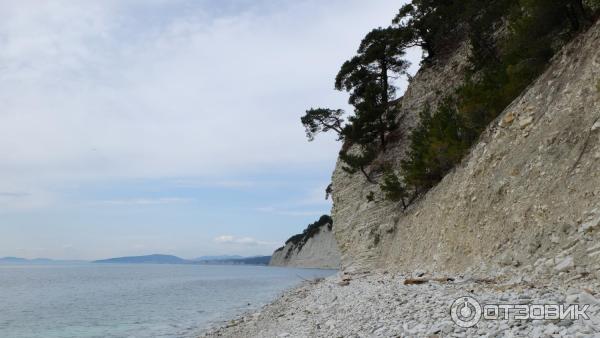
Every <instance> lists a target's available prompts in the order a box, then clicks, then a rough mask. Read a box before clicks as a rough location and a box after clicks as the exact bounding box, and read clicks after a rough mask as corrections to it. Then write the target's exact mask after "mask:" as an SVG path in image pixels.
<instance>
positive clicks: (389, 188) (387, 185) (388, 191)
mask: <svg viewBox="0 0 600 338" xmlns="http://www.w3.org/2000/svg"><path fill="white" fill-rule="evenodd" d="M380 188H381V191H382V192H383V195H384V197H385V199H386V200H389V201H393V202H402V206H403V207H404V208H405V209H406V201H405V199H406V198H407V197H408V192H407V191H406V186H405V185H404V184H403V183H402V182H401V181H400V178H399V177H398V175H396V174H395V173H394V172H393V171H388V172H386V173H385V174H384V176H383V182H382V183H381V184H380Z"/></svg>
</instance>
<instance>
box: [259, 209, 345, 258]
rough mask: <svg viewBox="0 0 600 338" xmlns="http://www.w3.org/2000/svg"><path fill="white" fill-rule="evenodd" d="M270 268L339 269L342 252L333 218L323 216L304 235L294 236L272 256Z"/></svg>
mask: <svg viewBox="0 0 600 338" xmlns="http://www.w3.org/2000/svg"><path fill="white" fill-rule="evenodd" d="M269 265H270V266H289V267H301V268H321V269H338V268H339V267H340V252H339V250H338V247H337V243H336V240H335V237H334V235H333V223H332V220H331V217H329V216H322V217H321V218H320V219H319V220H318V221H317V222H315V223H313V224H311V225H309V226H308V228H307V229H306V230H304V232H303V233H302V234H298V235H295V236H292V237H291V238H290V239H288V240H287V241H286V242H285V246H283V247H281V248H279V249H277V250H276V251H275V252H274V253H273V255H272V256H271V261H270V262H269Z"/></svg>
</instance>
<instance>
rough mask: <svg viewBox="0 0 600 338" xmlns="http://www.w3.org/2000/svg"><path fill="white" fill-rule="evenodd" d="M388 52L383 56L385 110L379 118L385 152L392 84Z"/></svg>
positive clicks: (380, 136)
mask: <svg viewBox="0 0 600 338" xmlns="http://www.w3.org/2000/svg"><path fill="white" fill-rule="evenodd" d="M386 57H387V50H386V51H384V55H383V59H382V60H381V74H380V76H381V87H382V91H383V92H382V93H381V104H382V106H383V110H382V112H381V116H379V123H380V124H381V130H380V131H379V138H380V140H381V149H383V151H385V145H386V144H385V132H386V130H387V125H386V120H387V114H388V109H389V107H388V104H389V100H390V99H389V97H388V91H389V89H390V84H389V81H388V74H387V73H388V64H387V60H386Z"/></svg>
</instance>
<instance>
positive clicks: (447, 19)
mask: <svg viewBox="0 0 600 338" xmlns="http://www.w3.org/2000/svg"><path fill="white" fill-rule="evenodd" d="M470 2H472V0H462V1H461V0H450V1H448V0H413V1H412V2H411V3H409V4H406V5H404V6H402V8H400V11H399V13H398V14H397V15H396V17H395V18H394V20H393V21H392V22H393V23H394V24H395V25H396V27H398V28H400V29H401V30H400V31H399V32H401V33H402V34H403V35H404V36H406V37H408V38H410V41H411V43H412V45H415V46H420V47H421V48H423V50H424V51H425V52H426V54H427V56H428V58H432V57H434V56H435V55H437V54H440V53H444V52H447V51H449V50H451V49H452V48H453V47H454V46H455V44H456V43H457V42H458V41H459V40H460V38H461V36H462V34H463V29H462V28H463V26H462V25H461V24H460V23H461V22H462V21H463V20H462V19H463V18H464V15H466V12H467V8H468V6H467V4H468V3H470Z"/></svg>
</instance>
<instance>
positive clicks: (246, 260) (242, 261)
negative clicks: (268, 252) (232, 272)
mask: <svg viewBox="0 0 600 338" xmlns="http://www.w3.org/2000/svg"><path fill="white" fill-rule="evenodd" d="M239 257H241V256H239ZM270 260H271V256H254V257H241V258H221V259H214V260H199V261H196V262H197V264H209V265H268V264H269V261H270Z"/></svg>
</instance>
